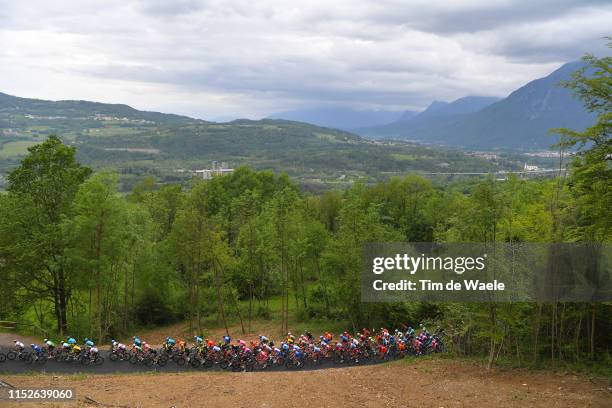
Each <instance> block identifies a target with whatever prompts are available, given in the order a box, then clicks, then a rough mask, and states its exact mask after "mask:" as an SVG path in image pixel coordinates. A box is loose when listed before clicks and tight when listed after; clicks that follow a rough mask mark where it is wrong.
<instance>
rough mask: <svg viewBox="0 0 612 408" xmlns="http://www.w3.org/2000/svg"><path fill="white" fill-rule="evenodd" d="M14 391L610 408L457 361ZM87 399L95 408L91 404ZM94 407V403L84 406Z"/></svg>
mask: <svg viewBox="0 0 612 408" xmlns="http://www.w3.org/2000/svg"><path fill="white" fill-rule="evenodd" d="M0 378H1V379H2V380H4V381H6V382H8V383H10V384H11V385H13V386H15V387H24V388H27V387H29V388H33V387H40V388H49V387H53V388H61V387H70V388H73V389H75V391H76V395H77V400H76V401H74V402H71V403H61V404H59V403H48V404H40V403H13V404H4V405H3V406H7V407H10V406H14V407H21V408H25V407H39V406H57V407H63V406H75V407H89V406H91V407H94V406H98V407H113V406H115V407H119V406H121V407H164V408H168V407H172V406H174V407H177V408H179V407H224V408H227V407H283V408H286V407H362V406H366V407H376V408H380V407H419V408H423V407H436V408H438V407H445V408H449V407H495V408H501V407H581V408H582V407H610V406H612V393H610V390H609V389H608V385H607V384H606V383H605V381H596V382H593V381H590V380H588V379H586V378H584V377H580V376H576V375H571V374H556V373H552V372H544V371H543V372H530V371H526V370H507V371H501V370H495V371H492V372H486V371H485V370H484V369H483V367H482V366H480V365H477V364H472V363H466V362H458V361H451V360H422V361H416V362H414V361H412V362H406V361H398V362H395V363H391V364H385V365H377V366H365V367H342V368H333V369H328V370H319V371H309V372H254V373H225V372H200V373H198V372H195V373H193V372H192V373H182V374H144V375H91V376H83V375H76V376H70V375H68V376H51V375H34V376H0ZM86 397H89V398H91V400H94V401H97V402H99V403H100V405H95V404H93V403H92V402H91V401H90V400H87V399H86ZM86 401H89V402H86Z"/></svg>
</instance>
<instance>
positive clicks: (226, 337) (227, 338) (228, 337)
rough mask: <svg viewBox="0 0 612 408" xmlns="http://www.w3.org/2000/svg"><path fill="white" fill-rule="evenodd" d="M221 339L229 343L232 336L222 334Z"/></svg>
mask: <svg viewBox="0 0 612 408" xmlns="http://www.w3.org/2000/svg"><path fill="white" fill-rule="evenodd" d="M223 341H224V342H225V344H229V343H230V342H231V341H232V338H231V337H230V336H223Z"/></svg>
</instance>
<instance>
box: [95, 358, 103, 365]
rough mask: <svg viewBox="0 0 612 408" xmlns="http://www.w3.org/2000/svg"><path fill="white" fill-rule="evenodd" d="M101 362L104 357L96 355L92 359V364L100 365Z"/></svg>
mask: <svg viewBox="0 0 612 408" xmlns="http://www.w3.org/2000/svg"><path fill="white" fill-rule="evenodd" d="M102 364H104V357H102V356H97V357H96V359H95V360H94V365H97V366H101V365H102Z"/></svg>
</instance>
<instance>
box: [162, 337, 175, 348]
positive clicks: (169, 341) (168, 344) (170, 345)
mask: <svg viewBox="0 0 612 408" xmlns="http://www.w3.org/2000/svg"><path fill="white" fill-rule="evenodd" d="M175 345H176V340H174V339H173V338H172V337H166V341H165V342H164V344H163V347H164V349H165V350H166V351H172V349H173V348H174V346H175Z"/></svg>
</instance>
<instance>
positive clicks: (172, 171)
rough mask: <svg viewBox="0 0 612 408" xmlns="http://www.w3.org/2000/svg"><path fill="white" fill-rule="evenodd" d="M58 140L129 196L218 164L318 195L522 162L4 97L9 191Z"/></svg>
mask: <svg viewBox="0 0 612 408" xmlns="http://www.w3.org/2000/svg"><path fill="white" fill-rule="evenodd" d="M52 134H55V135H58V136H59V137H60V138H61V139H62V140H63V141H64V142H65V143H67V144H70V145H73V146H75V147H76V148H77V158H78V159H79V160H80V161H82V162H83V163H85V164H87V165H90V166H92V167H94V168H98V169H99V168H109V169H114V170H116V171H117V172H119V174H120V179H121V184H122V190H123V191H129V189H130V188H131V186H132V185H133V184H134V183H135V182H137V181H138V180H141V179H142V177H143V176H146V175H151V176H154V177H155V178H156V179H157V180H159V181H160V182H188V180H190V177H191V175H192V174H193V173H192V170H195V169H202V168H207V167H210V165H211V163H212V162H213V161H217V162H226V163H227V165H228V166H230V167H238V166H241V165H246V166H250V167H253V168H256V169H267V170H273V171H275V172H281V171H282V172H285V173H287V174H288V175H290V176H291V177H294V178H295V179H296V180H298V181H299V182H300V183H301V184H302V185H305V186H312V188H320V186H321V185H322V184H326V183H346V182H351V181H354V180H357V179H360V178H364V177H367V178H368V179H369V180H377V179H385V178H388V177H389V176H392V175H400V174H406V173H408V172H440V171H444V172H453V171H455V172H460V171H492V170H497V169H499V168H502V166H503V168H505V169H507V168H510V169H512V168H518V163H517V162H516V160H514V161H512V162H503V161H498V162H491V161H487V160H484V159H482V158H479V157H474V156H470V155H466V154H464V153H463V152H461V151H458V150H453V149H445V148H433V147H429V146H421V145H417V144H414V143H409V142H404V141H399V142H384V141H372V140H368V139H364V138H362V137H360V136H358V135H356V134H354V133H350V132H346V131H343V130H337V129H331V128H327V127H321V126H316V125H312V124H307V123H303V122H295V121H288V120H281V119H262V120H246V119H240V120H234V121H231V122H226V123H215V122H207V121H204V120H198V119H192V118H189V117H185V116H179V115H169V114H164V113H158V112H143V111H139V110H136V109H134V108H132V107H129V106H127V105H113V104H103V103H95V102H88V101H45V100H38V99H28V98H20V97H15V96H10V95H6V94H0V190H1V189H2V187H3V184H4V183H5V182H4V180H5V175H6V174H7V173H8V172H9V171H10V170H11V169H12V168H14V167H15V166H17V165H18V164H19V161H20V160H21V158H23V156H24V155H25V154H27V148H28V147H29V146H32V145H34V144H37V143H40V142H41V141H43V140H45V138H46V137H47V136H48V135H52Z"/></svg>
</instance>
